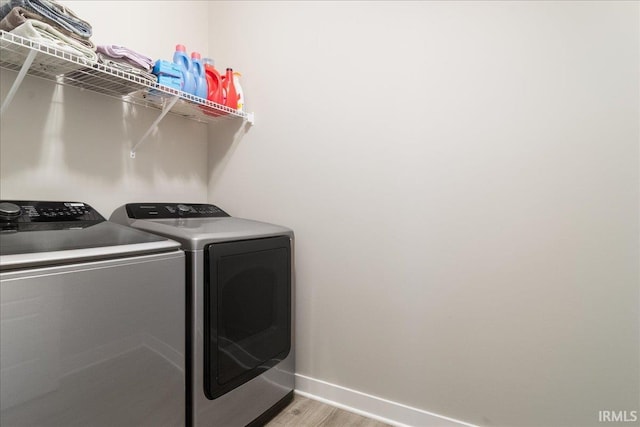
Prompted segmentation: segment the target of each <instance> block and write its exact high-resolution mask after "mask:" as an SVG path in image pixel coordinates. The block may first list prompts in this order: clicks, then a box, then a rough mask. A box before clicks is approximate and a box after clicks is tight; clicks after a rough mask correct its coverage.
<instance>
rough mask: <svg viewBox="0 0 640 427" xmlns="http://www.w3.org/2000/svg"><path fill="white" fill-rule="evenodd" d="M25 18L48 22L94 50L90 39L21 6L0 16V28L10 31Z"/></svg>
mask: <svg viewBox="0 0 640 427" xmlns="http://www.w3.org/2000/svg"><path fill="white" fill-rule="evenodd" d="M27 19H35V20H37V21H42V22H44V23H46V24H49V25H51V26H52V27H53V28H55V29H56V30H59V31H60V32H61V33H62V34H64V35H66V36H69V37H71V38H72V39H74V40H77V41H78V42H79V43H82V44H83V45H85V46H86V47H87V48H89V49H91V50H96V45H95V44H93V42H92V41H91V40H89V39H87V38H84V37H80V36H79V35H77V34H76V33H73V32H71V31H69V30H66V29H64V28H62V27H60V26H58V25H57V24H56V23H55V22H54V21H52V20H51V19H48V18H45V17H44V16H42V15H39V14H37V13H35V12H30V11H28V10H27V9H25V8H22V7H20V6H17V7H14V8H13V9H11V11H10V12H9V13H8V14H7V16H5V17H4V18H2V20H1V21H0V30H4V31H11V30H13V29H14V28H16V27H19V26H20V25H22V24H24V23H25V21H26V20H27Z"/></svg>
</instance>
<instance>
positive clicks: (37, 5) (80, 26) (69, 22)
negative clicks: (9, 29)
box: [0, 0, 92, 38]
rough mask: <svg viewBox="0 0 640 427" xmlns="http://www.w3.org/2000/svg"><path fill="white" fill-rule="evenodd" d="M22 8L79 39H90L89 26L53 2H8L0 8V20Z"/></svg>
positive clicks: (19, 0) (23, 0)
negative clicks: (42, 17)
mask: <svg viewBox="0 0 640 427" xmlns="http://www.w3.org/2000/svg"><path fill="white" fill-rule="evenodd" d="M18 6H19V7H22V8H24V9H27V10H28V11H30V12H35V13H37V14H39V15H42V16H44V17H45V18H47V19H50V20H52V21H53V22H55V23H56V24H57V25H59V26H60V27H62V28H64V29H66V30H69V31H72V32H74V33H76V34H78V35H79V36H81V37H84V38H89V37H91V31H92V30H91V24H89V23H88V22H87V21H84V20H82V19H80V18H79V17H78V16H77V15H76V14H75V13H74V12H73V11H72V10H71V9H69V8H67V7H65V6H63V5H61V4H59V3H56V2H55V1H54V0H10V1H8V2H5V3H4V4H3V5H2V6H1V7H0V19H2V18H4V17H5V16H7V15H8V14H9V12H11V9H13V8H14V7H18Z"/></svg>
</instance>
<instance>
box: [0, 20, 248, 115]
mask: <svg viewBox="0 0 640 427" xmlns="http://www.w3.org/2000/svg"><path fill="white" fill-rule="evenodd" d="M30 55H31V57H30ZM34 55H35V56H34ZM31 59H32V61H33V62H31V64H29V69H28V70H27V71H26V73H27V75H31V76H36V77H40V78H44V79H47V80H51V81H54V82H56V83H57V84H61V85H66V86H73V87H77V88H81V89H86V90H89V91H92V92H97V93H100V94H103V95H107V96H110V97H115V98H117V99H120V100H122V101H124V102H128V103H131V104H134V105H140V106H143V107H151V108H155V109H159V110H164V108H165V106H166V105H167V104H169V102H170V101H171V100H173V99H174V98H176V97H178V98H179V99H178V101H177V102H172V103H171V105H172V107H171V109H170V110H169V111H168V113H169V114H174V115H179V116H182V117H185V118H187V119H190V120H196V121H198V122H204V123H209V122H215V121H218V120H224V119H230V118H242V119H243V120H248V121H249V122H253V114H249V113H245V112H243V111H238V110H235V109H233V108H229V107H226V106H224V105H220V104H216V103H215V102H211V101H209V100H206V99H203V98H199V97H196V96H194V95H191V94H189V93H186V92H182V91H179V90H175V89H172V88H169V87H166V86H161V85H159V84H157V83H156V82H152V81H150V80H147V79H144V78H142V77H140V76H138V75H136V74H131V73H127V72H125V71H122V70H119V69H116V68H113V67H109V66H106V65H104V64H102V63H99V62H95V61H91V60H89V59H87V58H84V57H82V56H79V55H75V54H72V53H69V52H66V51H64V50H61V49H58V48H55V47H52V46H49V45H47V44H42V43H39V42H38V41H35V40H31V39H27V38H24V37H21V36H18V35H15V34H12V33H9V32H6V31H0V68H5V69H8V70H13V71H17V72H20V71H21V70H22V68H23V64H25V63H28V62H29V61H30V60H31Z"/></svg>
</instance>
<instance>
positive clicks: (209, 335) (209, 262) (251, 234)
mask: <svg viewBox="0 0 640 427" xmlns="http://www.w3.org/2000/svg"><path fill="white" fill-rule="evenodd" d="M110 219H111V220H112V221H115V222H118V223H121V224H126V225H129V226H131V227H134V228H137V229H140V230H145V231H148V232H151V233H154V234H157V235H160V236H164V237H168V238H170V239H173V240H177V241H178V242H180V243H181V244H182V247H183V250H184V251H185V253H186V281H187V284H188V291H187V317H188V319H189V320H188V329H187V342H188V346H187V361H188V363H187V373H188V375H187V405H188V407H189V408H190V410H188V412H187V414H188V418H187V425H194V426H198V427H204V426H206V427H222V426H224V427H232V426H240V427H241V426H246V425H261V424H262V423H264V422H265V421H266V420H268V419H269V418H270V417H272V416H273V415H275V413H277V412H278V411H279V410H280V409H282V408H283V407H284V406H286V404H288V403H289V402H290V401H291V399H292V398H293V389H294V343H293V330H292V329H293V327H292V325H293V322H292V319H293V315H294V313H293V304H292V302H293V289H294V286H293V265H294V264H293V242H294V235H293V231H292V230H290V229H289V228H286V227H282V226H278V225H273V224H267V223H263V222H258V221H252V220H247V219H241V218H234V217H231V216H229V215H228V214H227V213H226V212H224V211H223V210H222V209H220V208H218V207H216V206H214V205H209V204H194V203H191V204H177V203H131V204H127V205H125V206H122V207H120V208H118V209H117V210H116V211H114V213H113V214H112V216H111V218H110Z"/></svg>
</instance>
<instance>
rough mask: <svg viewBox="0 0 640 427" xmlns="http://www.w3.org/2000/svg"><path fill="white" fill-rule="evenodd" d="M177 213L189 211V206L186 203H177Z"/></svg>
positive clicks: (181, 213)
mask: <svg viewBox="0 0 640 427" xmlns="http://www.w3.org/2000/svg"><path fill="white" fill-rule="evenodd" d="M177 208H178V215H184V214H186V213H187V212H191V206H187V205H178V206H177Z"/></svg>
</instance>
